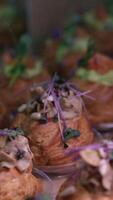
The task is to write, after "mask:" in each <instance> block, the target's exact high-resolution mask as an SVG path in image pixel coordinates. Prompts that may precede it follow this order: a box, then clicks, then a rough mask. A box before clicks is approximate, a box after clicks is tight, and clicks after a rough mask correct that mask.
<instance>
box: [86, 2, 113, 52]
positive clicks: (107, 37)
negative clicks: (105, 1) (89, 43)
mask: <svg viewBox="0 0 113 200" xmlns="http://www.w3.org/2000/svg"><path fill="white" fill-rule="evenodd" d="M83 20H84V22H85V23H86V25H87V27H88V29H89V34H90V36H91V37H93V38H94V39H95V43H96V47H97V49H98V51H99V52H101V53H106V54H110V55H112V54H113V43H112V34H113V17H112V15H110V14H109V13H108V12H107V10H106V8H105V7H103V6H101V7H99V8H98V9H96V10H95V11H93V12H92V11H89V12H87V13H86V14H84V18H83Z"/></svg>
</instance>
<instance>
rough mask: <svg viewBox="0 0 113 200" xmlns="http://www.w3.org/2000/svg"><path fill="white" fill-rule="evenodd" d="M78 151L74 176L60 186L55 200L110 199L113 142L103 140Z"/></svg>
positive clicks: (112, 196)
mask: <svg viewBox="0 0 113 200" xmlns="http://www.w3.org/2000/svg"><path fill="white" fill-rule="evenodd" d="M75 151H76V150H75ZM78 151H79V155H80V160H79V161H78V169H77V170H76V174H75V177H74V175H73V177H74V178H73V177H71V178H69V179H68V180H67V181H66V182H65V183H64V184H63V185H62V186H61V188H60V191H59V193H58V195H57V200H112V199H113V157H112V151H113V142H112V141H110V140H109V141H108V140H103V141H101V143H97V144H93V145H92V146H91V145H90V146H89V147H83V149H81V150H80V149H79V150H78ZM73 152H74V151H73Z"/></svg>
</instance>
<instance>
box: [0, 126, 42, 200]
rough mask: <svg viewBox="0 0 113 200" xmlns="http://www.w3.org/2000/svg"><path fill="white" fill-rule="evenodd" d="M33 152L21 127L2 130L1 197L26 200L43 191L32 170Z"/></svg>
mask: <svg viewBox="0 0 113 200" xmlns="http://www.w3.org/2000/svg"><path fill="white" fill-rule="evenodd" d="M32 158H33V154H32V152H31V150H30V148H29V144H28V140H27V139H26V138H25V137H24V136H23V132H22V131H21V130H20V129H15V130H14V129H10V130H9V129H4V130H0V199H1V200H4V199H5V200H12V199H14V198H15V199H17V200H25V199H27V198H31V197H35V196H36V194H38V193H39V192H41V191H42V183H41V180H40V179H36V178H35V177H34V176H33V175H32V173H31V171H32Z"/></svg>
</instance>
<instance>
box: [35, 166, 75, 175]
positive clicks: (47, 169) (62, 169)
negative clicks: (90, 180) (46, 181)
mask: <svg viewBox="0 0 113 200" xmlns="http://www.w3.org/2000/svg"><path fill="white" fill-rule="evenodd" d="M38 169H40V170H42V171H43V172H44V173H46V174H48V175H49V176H52V177H54V176H68V175H69V174H72V173H73V172H75V171H76V162H73V163H69V164H65V165H56V166H39V167H38Z"/></svg>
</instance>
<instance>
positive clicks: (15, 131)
mask: <svg viewBox="0 0 113 200" xmlns="http://www.w3.org/2000/svg"><path fill="white" fill-rule="evenodd" d="M18 135H22V136H24V132H23V130H22V129H20V128H15V129H9V130H8V138H9V139H12V138H13V139H15V138H16V137H17V136H18Z"/></svg>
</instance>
